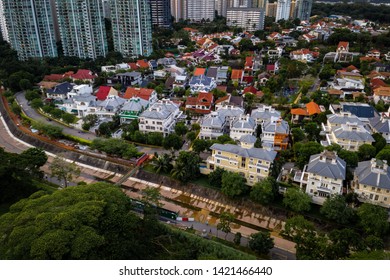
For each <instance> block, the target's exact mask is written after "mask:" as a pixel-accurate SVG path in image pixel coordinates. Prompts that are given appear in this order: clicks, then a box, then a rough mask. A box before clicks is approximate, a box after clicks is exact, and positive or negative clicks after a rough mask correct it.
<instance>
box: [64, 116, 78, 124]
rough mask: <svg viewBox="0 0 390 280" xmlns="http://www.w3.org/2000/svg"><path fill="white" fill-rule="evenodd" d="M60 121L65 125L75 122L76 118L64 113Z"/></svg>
mask: <svg viewBox="0 0 390 280" xmlns="http://www.w3.org/2000/svg"><path fill="white" fill-rule="evenodd" d="M62 120H63V121H64V122H65V123H67V124H71V123H74V122H75V121H76V116H75V115H72V114H69V113H65V114H63V115H62Z"/></svg>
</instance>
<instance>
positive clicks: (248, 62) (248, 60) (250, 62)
mask: <svg viewBox="0 0 390 280" xmlns="http://www.w3.org/2000/svg"><path fill="white" fill-rule="evenodd" d="M252 67H253V57H252V56H248V57H246V58H245V68H252Z"/></svg>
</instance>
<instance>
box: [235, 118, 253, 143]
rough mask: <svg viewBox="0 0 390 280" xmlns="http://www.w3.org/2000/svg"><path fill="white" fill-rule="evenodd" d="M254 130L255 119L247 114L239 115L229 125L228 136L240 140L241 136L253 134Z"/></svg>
mask: <svg viewBox="0 0 390 280" xmlns="http://www.w3.org/2000/svg"><path fill="white" fill-rule="evenodd" d="M255 131H256V121H255V120H254V119H253V118H252V117H250V116H249V115H241V116H240V117H239V118H237V119H236V120H234V121H233V122H232V124H231V126H230V138H232V139H233V140H240V138H241V137H242V136H245V135H253V134H255Z"/></svg>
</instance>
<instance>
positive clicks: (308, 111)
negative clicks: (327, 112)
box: [291, 101, 321, 116]
mask: <svg viewBox="0 0 390 280" xmlns="http://www.w3.org/2000/svg"><path fill="white" fill-rule="evenodd" d="M305 106H306V108H305V109H304V108H296V109H291V114H292V115H299V116H312V115H315V114H319V113H321V109H320V107H319V106H318V104H317V103H315V102H314V101H311V102H309V103H307V104H306V105H305Z"/></svg>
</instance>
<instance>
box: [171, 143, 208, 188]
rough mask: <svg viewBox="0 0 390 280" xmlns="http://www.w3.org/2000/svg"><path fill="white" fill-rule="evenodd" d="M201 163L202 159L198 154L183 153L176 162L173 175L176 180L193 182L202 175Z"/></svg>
mask: <svg viewBox="0 0 390 280" xmlns="http://www.w3.org/2000/svg"><path fill="white" fill-rule="evenodd" d="M200 162H201V159H200V157H199V155H197V154H196V153H194V152H186V151H181V152H180V153H179V156H178V157H177V159H176V161H175V164H174V167H173V169H172V171H171V174H172V176H173V177H174V178H176V179H178V180H180V181H182V182H188V181H190V180H193V179H195V178H197V177H198V176H199V174H200V172H199V163H200Z"/></svg>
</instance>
